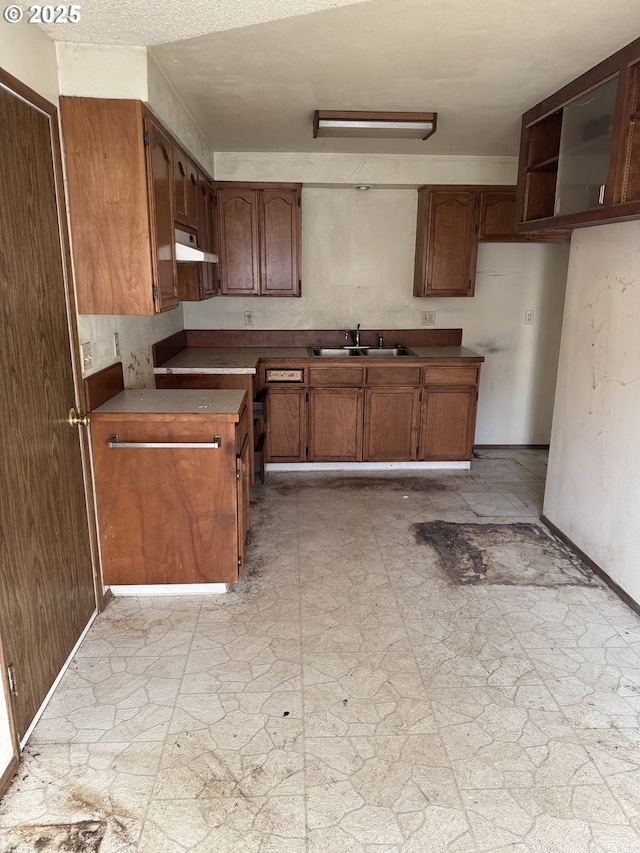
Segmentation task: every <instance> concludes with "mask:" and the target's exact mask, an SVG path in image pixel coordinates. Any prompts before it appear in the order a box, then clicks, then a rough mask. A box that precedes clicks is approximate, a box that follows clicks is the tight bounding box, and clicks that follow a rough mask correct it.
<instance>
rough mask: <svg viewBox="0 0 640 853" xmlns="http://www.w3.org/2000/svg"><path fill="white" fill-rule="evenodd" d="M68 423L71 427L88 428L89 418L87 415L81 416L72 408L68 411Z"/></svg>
mask: <svg viewBox="0 0 640 853" xmlns="http://www.w3.org/2000/svg"><path fill="white" fill-rule="evenodd" d="M69 423H70V424H71V426H73V427H75V426H89V418H88V417H87V415H83V414H81V413H80V412H79V411H78V410H77V409H75V408H74V407H73V406H72V407H71V408H70V409H69Z"/></svg>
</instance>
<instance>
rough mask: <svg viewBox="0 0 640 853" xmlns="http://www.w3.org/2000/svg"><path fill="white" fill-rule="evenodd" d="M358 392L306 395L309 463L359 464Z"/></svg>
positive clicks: (335, 390) (334, 390) (315, 391)
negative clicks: (307, 397) (339, 462)
mask: <svg viewBox="0 0 640 853" xmlns="http://www.w3.org/2000/svg"><path fill="white" fill-rule="evenodd" d="M362 400H363V391H362V389H361V388H312V389H311V390H310V391H309V461H310V462H334V461H336V462H338V461H341V462H360V461H361V460H362Z"/></svg>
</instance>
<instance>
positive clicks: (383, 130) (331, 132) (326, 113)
mask: <svg viewBox="0 0 640 853" xmlns="http://www.w3.org/2000/svg"><path fill="white" fill-rule="evenodd" d="M437 117H438V114H437V113H389V112H378V113H371V112H360V111H357V110H316V111H315V113H314V115H313V137H314V139H315V138H316V137H318V136H356V137H360V138H369V139H423V140H424V139H428V138H429V137H430V136H432V135H433V134H434V133H435V132H436V119H437Z"/></svg>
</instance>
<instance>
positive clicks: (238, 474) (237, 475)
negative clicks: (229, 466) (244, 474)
mask: <svg viewBox="0 0 640 853" xmlns="http://www.w3.org/2000/svg"><path fill="white" fill-rule="evenodd" d="M239 479H240V471H236V480H239Z"/></svg>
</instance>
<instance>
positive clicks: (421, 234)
mask: <svg viewBox="0 0 640 853" xmlns="http://www.w3.org/2000/svg"><path fill="white" fill-rule="evenodd" d="M479 205H480V202H479V199H478V197H477V196H476V193H475V192H474V191H473V189H466V190H465V189H461V188H455V187H452V188H446V189H433V188H431V189H430V188H428V187H426V188H425V187H423V188H421V189H420V191H419V194H418V225H417V232H416V265H415V278H414V290H413V293H414V296H473V293H474V288H475V278H476V259H477V255H478V227H479V226H478V211H479Z"/></svg>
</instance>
